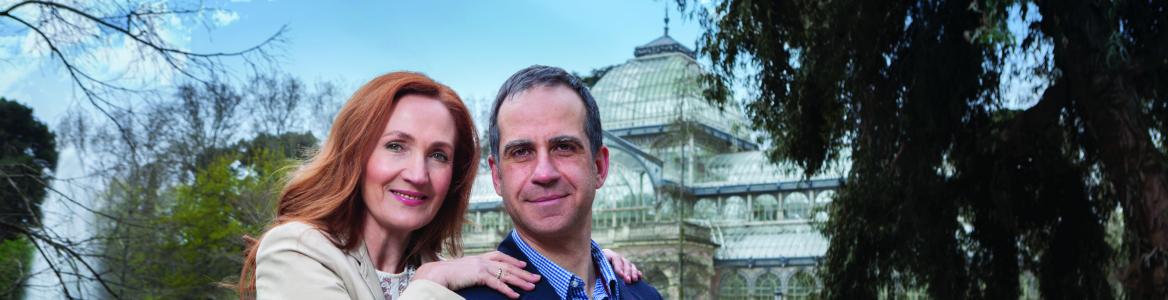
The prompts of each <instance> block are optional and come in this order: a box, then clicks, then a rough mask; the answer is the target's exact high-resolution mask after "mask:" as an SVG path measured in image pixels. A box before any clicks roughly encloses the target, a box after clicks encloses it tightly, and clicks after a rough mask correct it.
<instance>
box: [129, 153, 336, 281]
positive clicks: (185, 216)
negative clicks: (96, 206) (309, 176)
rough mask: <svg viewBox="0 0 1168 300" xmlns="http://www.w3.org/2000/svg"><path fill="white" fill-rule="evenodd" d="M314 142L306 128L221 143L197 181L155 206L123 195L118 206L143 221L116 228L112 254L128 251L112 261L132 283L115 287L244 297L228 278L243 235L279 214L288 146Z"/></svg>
mask: <svg viewBox="0 0 1168 300" xmlns="http://www.w3.org/2000/svg"><path fill="white" fill-rule="evenodd" d="M283 142H293V145H285V144H283ZM314 143H315V139H314V138H312V136H311V135H300V134H285V135H283V136H260V137H257V138H255V139H252V140H249V141H242V142H240V143H238V144H237V146H236V147H232V148H231V149H235V150H230V149H218V150H215V152H216V153H219V154H218V155H217V156H215V157H214V158H213V159H210V160H209V161H208V162H207V163H206V164H205V165H203V166H201V167H200V168H199V169H198V170H197V171H196V172H195V176H194V181H193V182H191V183H180V184H178V185H175V186H172V187H169V188H167V189H165V190H164V191H163V192H162V194H161V195H160V198H161V199H160V201H158V203H159V204H160V205H159V206H158V207H157V208H156V209H155V210H153V211H145V210H142V209H140V208H141V207H142V206H143V205H142V203H141V202H135V201H125V202H122V205H120V206H119V207H118V208H117V209H115V211H113V213H118V210H121V211H120V212H121V215H122V216H124V217H128V218H132V219H135V220H137V221H138V224H139V225H136V226H135V225H130V223H127V224H122V226H121V227H120V228H110V229H109V231H111V232H113V233H114V234H113V236H112V237H111V239H110V241H109V242H107V243H106V244H107V245H108V246H113V247H108V246H107V247H108V248H107V253H106V254H107V255H108V256H111V257H118V258H122V259H112V260H107V262H106V263H107V268H109V269H110V271H111V273H113V274H117V275H118V276H119V277H120V278H118V279H119V280H122V284H123V285H125V286H127V288H124V289H120V290H118V291H116V292H117V293H118V294H119V295H120V296H122V297H128V298H150V297H157V298H161V299H171V298H189V297H191V296H192V295H199V296H206V297H210V298H222V299H227V298H234V297H237V295H235V294H234V292H233V291H232V290H230V289H227V288H224V284H231V283H233V282H234V281H235V280H236V278H238V273H239V270H240V269H241V263H242V259H243V256H242V253H243V249H244V248H245V246H246V243H247V242H246V241H244V240H243V237H244V236H245V235H251V236H258V235H259V234H260V233H261V232H262V231H263V229H264V226H266V225H267V224H268V223H269V222H271V220H272V218H273V217H274V214H275V204H276V198H277V197H278V195H279V192H280V188H282V186H283V181H282V180H283V179H284V178H285V176H286V175H287V172H288V171H289V170H290V169H291V166H293V165H294V164H295V162H296V161H295V160H293V159H290V158H289V157H288V156H287V154H288V153H291V152H289V151H290V150H286V149H292V148H296V147H300V146H303V145H311V144H314ZM244 149H246V150H244ZM111 190H116V189H112V188H111ZM125 194H126V195H135V194H148V192H146V191H141V190H131V191H127V192H126V193H125ZM124 199H131V198H124ZM129 287H133V288H129Z"/></svg>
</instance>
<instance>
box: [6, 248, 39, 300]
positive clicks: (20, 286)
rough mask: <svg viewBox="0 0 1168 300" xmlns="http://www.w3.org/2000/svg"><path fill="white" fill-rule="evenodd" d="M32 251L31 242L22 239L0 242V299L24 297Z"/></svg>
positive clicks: (33, 249)
mask: <svg viewBox="0 0 1168 300" xmlns="http://www.w3.org/2000/svg"><path fill="white" fill-rule="evenodd" d="M33 251H36V249H35V248H33V245H32V242H29V241H28V239H26V238H23V237H20V238H15V239H10V240H4V241H0V299H22V298H23V297H24V283H25V281H26V280H28V277H29V276H30V274H29V270H30V269H31V267H30V266H31V265H32V257H33Z"/></svg>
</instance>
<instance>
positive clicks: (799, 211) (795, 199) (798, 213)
mask: <svg viewBox="0 0 1168 300" xmlns="http://www.w3.org/2000/svg"><path fill="white" fill-rule="evenodd" d="M810 212H811V201H809V199H807V195H805V194H803V193H801V192H795V193H791V194H790V195H787V199H786V201H783V218H784V219H806V218H807V217H808V214H809V213H810Z"/></svg>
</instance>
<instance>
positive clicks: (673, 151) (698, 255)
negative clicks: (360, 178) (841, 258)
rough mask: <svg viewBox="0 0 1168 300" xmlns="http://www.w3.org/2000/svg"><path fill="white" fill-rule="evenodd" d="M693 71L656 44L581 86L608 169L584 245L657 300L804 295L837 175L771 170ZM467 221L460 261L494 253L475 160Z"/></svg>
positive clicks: (493, 198)
mask: <svg viewBox="0 0 1168 300" xmlns="http://www.w3.org/2000/svg"><path fill="white" fill-rule="evenodd" d="M703 72H705V71H704V70H703V69H702V68H701V67H700V66H699V64H698V63H697V62H696V61H695V60H694V52H693V51H692V50H690V49H688V48H686V47H685V46H683V45H681V44H680V43H678V42H677V41H675V40H674V39H672V38H670V37H669V36H668V35H665V36H662V37H660V38H657V39H656V40H653V41H652V42H649V43H648V44H645V45H643V46H640V47H637V48H636V49H635V51H634V58H632V59H630V60H628V61H627V62H625V63H624V64H621V65H618V66H615V67H613V68H612V69H611V70H609V71H608V72H607V73H606V74H605V75H604V76H603V77H602V78H601V79H600V80H599V81H598V82H597V83H596V85H595V86H594V87H593V88H592V93H593V95H594V96H595V97H596V101H597V104H598V105H599V107H600V113H601V120H602V122H603V128H604V130H605V131H604V143H605V145H607V146H608V148H609V151H610V160H611V170H610V172H609V177H608V179H607V180H606V182H605V185H604V187H603V188H601V189H600V190H598V191H597V195H596V200H595V202H594V204H593V208H592V219H593V222H592V238H593V239H594V240H596V241H597V242H598V243H600V244H601V245H603V246H604V247H607V248H611V249H613V250H615V251H617V252H620V253H622V254H624V255H626V256H628V257H629V258H630V259H631V260H633V261H634V262H635V263H636V264H637V265H638V267H639V268H640V269H641V270H642V271H643V272H644V274H645V277H646V279H645V280H648V281H649V282H650V283H651V284H653V285H654V286H656V287H657V288H658V289H659V290H660V291H661V292H662V294H663V296H665V297H666V298H667V299H777V298H780V297H781V298H782V299H803V298H806V297H808V296H809V295H810V294H811V293H813V292H814V291H816V290H818V289H819V284H818V283H817V281H816V279H815V277H814V276H813V274H814V270H815V267H816V265H817V264H818V263H819V262H820V260H821V257H822V256H823V255H824V253H825V251H826V250H827V246H828V242H827V240H826V239H825V238H824V236H823V235H821V234H820V233H819V231H818V230H816V229H815V228H814V227H813V226H814V224H815V222H821V221H823V220H824V218H826V214H825V213H823V212H822V207H823V206H824V205H826V204H828V203H830V202H831V199H832V198H833V195H834V193H835V192H834V191H835V189H836V188H837V187H838V186H839V184H840V180H841V178H842V177H843V174H845V172H846V170H844V169H832V170H829V171H828V172H826V175H823V176H820V177H813V178H811V179H804V178H803V177H802V175H801V174H800V173H799V172H798V171H797V170H795V169H794V168H790V167H784V166H782V165H775V164H772V163H770V162H769V161H768V160H767V158H766V156H765V154H764V153H763V152H762V151H760V146H759V145H758V144H756V143H755V142H754V138H752V134H753V133H752V132H751V131H750V129H749V123H748V122H749V121H748V120H747V118H746V116H745V115H744V114H743V112H742V110H741V109H740V108H739V107H737V106H735V105H733V104H727V105H726V106H725V107H723V108H722V109H719V108H718V107H717V106H716V105H712V104H710V103H709V102H707V101H706V100H705V99H703V98H702V96H701V95H702V88H701V84H700V83H699V80H700V79H699V77H700V75H702V74H703ZM484 147H485V145H484ZM484 153H487V151H484ZM467 219H468V220H470V221H471V222H470V223H469V225H467V226H466V227H464V232H463V234H464V237H463V239H464V240H463V243H464V247H465V248H466V252H467V254H476V253H482V252H486V251H491V250H494V248H495V246H496V245H497V244H498V243H499V242H500V241H502V239H503V238H504V237H505V235H506V234H507V233H508V232H510V230H511V227H512V226H511V220H510V219H509V218H508V216H507V213H506V212H505V211H503V207H502V199H501V198H500V197H499V196H498V195H496V194H495V191H494V188H493V186H492V184H491V178H490V171H489V169H488V167H487V164H486V160H485V158H484V160H483V162H482V164H481V167H480V168H479V174H478V178H477V179H476V182H475V185H474V191H473V194H472V198H471V209H470V211H469V213H468V216H467Z"/></svg>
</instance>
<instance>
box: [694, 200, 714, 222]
mask: <svg viewBox="0 0 1168 300" xmlns="http://www.w3.org/2000/svg"><path fill="white" fill-rule="evenodd" d="M717 216H718V206H717V205H715V204H714V201H710V199H702V200H698V203H697V204H694V217H695V218H698V219H706V220H711V219H714V218H716V217H717Z"/></svg>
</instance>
